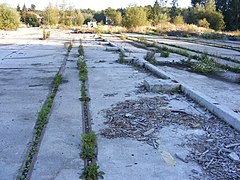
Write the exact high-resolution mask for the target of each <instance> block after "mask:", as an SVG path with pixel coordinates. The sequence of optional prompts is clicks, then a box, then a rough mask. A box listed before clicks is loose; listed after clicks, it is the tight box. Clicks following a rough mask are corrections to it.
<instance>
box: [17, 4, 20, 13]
mask: <svg viewBox="0 0 240 180" xmlns="http://www.w3.org/2000/svg"><path fill="white" fill-rule="evenodd" d="M20 11H21V8H20V5H19V4H18V5H17V12H20Z"/></svg>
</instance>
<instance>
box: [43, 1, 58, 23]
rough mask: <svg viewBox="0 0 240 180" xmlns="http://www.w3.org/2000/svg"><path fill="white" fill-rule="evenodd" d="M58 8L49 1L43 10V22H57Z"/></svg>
mask: <svg viewBox="0 0 240 180" xmlns="http://www.w3.org/2000/svg"><path fill="white" fill-rule="evenodd" d="M58 16H59V10H58V8H57V7H53V5H52V4H51V3H49V4H48V6H47V7H46V9H45V10H44V11H43V19H44V24H48V25H56V24H57V23H58Z"/></svg>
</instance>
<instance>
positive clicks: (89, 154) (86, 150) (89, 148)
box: [80, 131, 97, 159]
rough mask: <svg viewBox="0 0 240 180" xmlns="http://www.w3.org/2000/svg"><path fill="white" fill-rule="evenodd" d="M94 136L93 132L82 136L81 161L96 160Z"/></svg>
mask: <svg viewBox="0 0 240 180" xmlns="http://www.w3.org/2000/svg"><path fill="white" fill-rule="evenodd" d="M96 143H97V142H96V135H95V133H94V132H93V131H91V132H89V133H88V134H82V152H81V155H80V156H81V158H82V159H94V158H96V147H97V144H96Z"/></svg>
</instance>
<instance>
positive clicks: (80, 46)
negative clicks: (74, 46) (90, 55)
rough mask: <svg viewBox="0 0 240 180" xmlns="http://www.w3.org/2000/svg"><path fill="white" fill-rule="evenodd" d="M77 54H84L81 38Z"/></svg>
mask: <svg viewBox="0 0 240 180" xmlns="http://www.w3.org/2000/svg"><path fill="white" fill-rule="evenodd" d="M78 54H79V56H84V49H83V45H82V40H80V45H79V48H78Z"/></svg>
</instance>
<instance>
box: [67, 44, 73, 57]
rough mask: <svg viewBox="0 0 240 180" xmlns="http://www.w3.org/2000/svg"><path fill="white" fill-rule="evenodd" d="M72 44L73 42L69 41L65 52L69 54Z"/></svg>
mask: <svg viewBox="0 0 240 180" xmlns="http://www.w3.org/2000/svg"><path fill="white" fill-rule="evenodd" d="M72 46H73V43H72V41H70V43H69V46H68V49H67V54H69V53H70V51H71V50H72Z"/></svg>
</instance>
